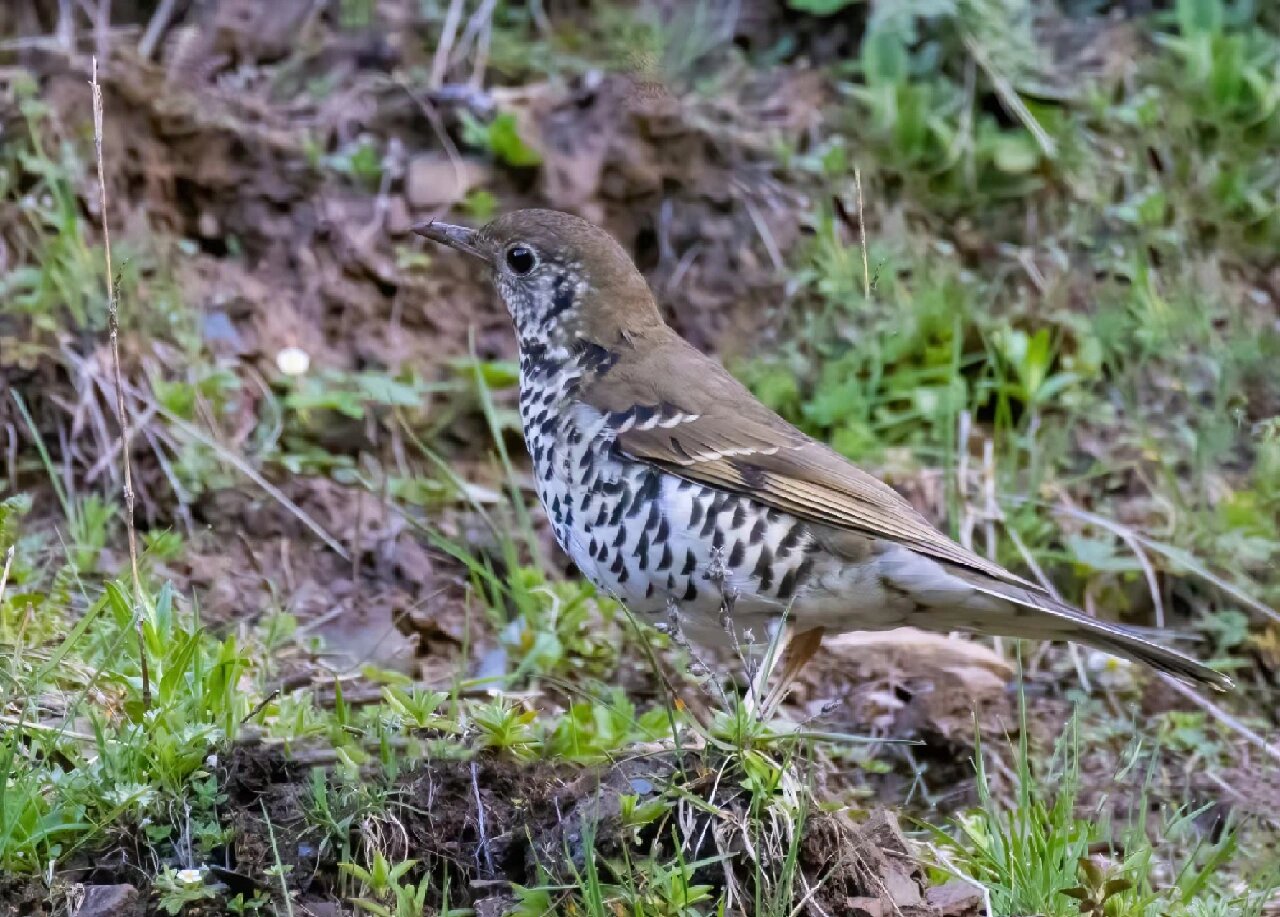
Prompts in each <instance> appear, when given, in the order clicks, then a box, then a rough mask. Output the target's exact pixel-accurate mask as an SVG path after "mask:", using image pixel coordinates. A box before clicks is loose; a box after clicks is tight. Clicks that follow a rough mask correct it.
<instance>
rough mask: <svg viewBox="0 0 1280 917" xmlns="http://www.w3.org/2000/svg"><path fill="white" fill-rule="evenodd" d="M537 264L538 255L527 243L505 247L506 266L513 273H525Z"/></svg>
mask: <svg viewBox="0 0 1280 917" xmlns="http://www.w3.org/2000/svg"><path fill="white" fill-rule="evenodd" d="M537 266H538V256H537V255H535V254H534V253H533V249H531V248H530V247H529V246H527V245H513V246H511V247H510V248H509V249H507V267H509V268H511V271H512V273H514V274H527V273H529V272H530V271H531V270H533V269H534V268H535V267H537Z"/></svg>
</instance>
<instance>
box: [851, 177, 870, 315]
mask: <svg viewBox="0 0 1280 917" xmlns="http://www.w3.org/2000/svg"><path fill="white" fill-rule="evenodd" d="M853 184H854V186H855V187H856V188H857V189H858V241H859V242H860V243H861V244H862V295H863V298H865V299H866V300H867V301H868V302H870V301H871V262H870V261H868V260H867V215H866V212H865V211H864V210H863V206H862V169H860V168H856V167H855V168H854V170H853Z"/></svg>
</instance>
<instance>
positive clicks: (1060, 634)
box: [948, 567, 1235, 691]
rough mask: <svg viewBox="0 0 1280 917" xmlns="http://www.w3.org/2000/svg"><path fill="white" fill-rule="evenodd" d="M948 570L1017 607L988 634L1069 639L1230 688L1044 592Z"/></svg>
mask: <svg viewBox="0 0 1280 917" xmlns="http://www.w3.org/2000/svg"><path fill="white" fill-rule="evenodd" d="M948 572H949V573H951V574H952V575H953V576H955V577H957V578H959V579H962V580H964V581H965V582H966V583H967V584H968V585H969V586H971V587H972V588H973V589H976V590H977V591H979V592H981V593H983V594H985V595H989V596H992V597H994V598H997V599H1003V600H1004V601H1006V602H1010V603H1012V604H1013V605H1015V606H1017V607H1016V608H1013V609H1011V610H1010V614H1009V617H1008V619H1006V620H1001V621H1000V622H999V623H998V625H996V622H992V623H993V625H996V626H995V627H993V631H992V632H993V633H999V634H1002V635H1005V636H1011V637H1025V638H1028V639H1041V640H1043V639H1058V640H1070V641H1072V642H1073V643H1083V644H1085V645H1086V646H1091V647H1093V648H1095V649H1099V650H1102V651H1103V652H1106V653H1110V654H1112V655H1113V656H1121V657H1123V658H1125V659H1131V660H1133V661H1135V662H1141V663H1142V664H1144V665H1147V666H1150V667H1151V668H1153V669H1155V670H1157V671H1160V672H1167V673H1169V674H1170V675H1173V676H1174V677H1175V678H1179V679H1181V680H1183V681H1189V682H1193V683H1195V684H1200V685H1206V686H1208V687H1210V688H1213V689H1214V690H1216V691H1227V690H1230V689H1232V688H1233V687H1235V685H1234V683H1233V682H1232V681H1231V679H1230V678H1228V677H1227V676H1226V675H1223V674H1222V673H1221V672H1217V671H1215V670H1213V669H1211V668H1209V667H1208V666H1206V665H1203V664H1202V663H1199V662H1197V661H1196V660H1194V659H1192V658H1191V657H1190V656H1188V655H1186V654H1185V653H1181V652H1179V651H1178V650H1174V649H1170V648H1169V647H1166V646H1161V645H1160V644H1159V643H1156V642H1155V641H1154V640H1150V639H1148V638H1146V637H1144V636H1142V635H1140V634H1139V633H1137V632H1135V631H1133V630H1130V629H1128V628H1126V627H1121V626H1120V625H1118V624H1109V623H1107V622H1105V621H1099V620H1098V619H1097V618H1091V617H1089V616H1088V615H1086V614H1085V613H1084V612H1082V611H1080V610H1078V609H1076V608H1072V607H1071V606H1070V605H1067V604H1066V603H1065V602H1060V601H1058V600H1057V599H1055V598H1054V597H1053V596H1051V595H1049V594H1048V593H1047V592H1042V591H1040V590H1038V589H1033V588H1027V587H1024V586H1021V585H1017V584H1014V583H1005V582H1001V581H1000V580H997V579H993V578H991V577H989V576H986V575H984V574H982V573H977V572H975V571H970V570H965V569H963V568H954V567H953V568H949V570H948Z"/></svg>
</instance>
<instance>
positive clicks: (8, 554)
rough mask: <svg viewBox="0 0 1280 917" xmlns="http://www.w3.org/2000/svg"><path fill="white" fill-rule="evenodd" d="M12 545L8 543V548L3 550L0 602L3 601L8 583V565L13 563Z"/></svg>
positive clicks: (0, 574) (0, 572) (0, 573)
mask: <svg viewBox="0 0 1280 917" xmlns="http://www.w3.org/2000/svg"><path fill="white" fill-rule="evenodd" d="M14 547H15V546H14V545H9V550H7V551H5V552H4V569H3V570H0V602H3V601H4V590H5V587H6V586H8V585H9V567H10V566H12V564H13V549H14Z"/></svg>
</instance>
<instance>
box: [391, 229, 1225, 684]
mask: <svg viewBox="0 0 1280 917" xmlns="http://www.w3.org/2000/svg"><path fill="white" fill-rule="evenodd" d="M415 231H416V232H418V233H419V234H421V235H423V236H426V237H427V238H429V239H434V240H435V241H437V242H441V243H444V244H445V245H448V246H451V247H453V248H455V249H459V250H460V251H464V252H467V253H468V254H470V255H473V256H475V257H477V258H479V259H480V260H482V261H483V262H484V263H485V264H486V265H488V267H489V270H490V271H491V272H492V277H493V282H494V284H495V285H496V286H497V288H498V292H499V293H500V294H501V296H502V299H503V301H504V302H505V303H506V306H507V309H508V310H509V311H510V313H511V317H512V318H513V319H514V321H515V326H516V332H517V334H518V335H519V338H520V417H521V420H522V421H523V424H524V434H525V440H526V442H527V444H528V448H529V453H530V455H532V457H533V464H534V469H535V472H536V477H537V487H538V496H539V497H540V499H541V500H542V504H543V506H544V507H545V508H546V511H547V514H548V515H549V516H550V517H551V523H552V527H553V528H554V530H555V535H556V538H557V539H558V541H559V542H560V545H561V546H562V547H563V548H564V550H565V551H566V552H567V553H568V554H569V556H571V557H572V558H573V559H574V561H575V562H576V563H577V565H578V567H579V568H580V569H581V570H582V572H583V573H584V574H585V575H586V576H587V577H588V578H589V579H590V580H591V581H592V582H594V583H595V584H596V585H597V586H598V587H599V588H601V589H603V590H605V591H607V592H609V593H611V594H613V595H614V596H616V597H617V598H619V599H620V600H622V601H623V602H625V603H626V604H627V606H628V607H630V608H631V610H632V611H633V612H635V613H637V614H639V615H643V616H647V617H649V618H650V619H651V620H652V619H660V620H665V619H666V618H667V616H668V614H669V613H670V610H671V609H676V610H677V611H678V620H680V621H681V623H682V627H683V629H684V630H685V631H686V632H687V633H688V635H689V636H690V637H692V638H693V639H694V640H697V641H699V642H701V643H705V644H711V645H717V644H720V645H723V644H724V643H725V642H727V641H728V639H729V636H730V634H729V629H728V628H726V627H725V626H724V622H723V621H722V609H723V608H725V607H726V599H728V600H729V605H730V607H731V608H732V622H731V623H732V627H733V628H736V631H737V636H739V637H741V636H742V635H745V634H748V633H750V634H754V635H756V636H757V637H760V636H767V635H768V633H769V632H770V629H771V628H772V627H773V626H775V625H776V623H777V622H778V621H779V620H780V619H782V618H783V617H784V615H785V616H786V617H787V619H788V620H789V621H790V622H791V624H792V625H793V627H794V628H795V630H796V632H797V633H798V634H800V636H799V637H798V638H797V639H796V640H795V641H794V642H793V644H792V655H791V658H790V659H789V660H788V663H789V664H788V669H789V670H790V674H794V670H795V669H798V667H799V666H800V665H803V663H804V662H805V660H806V659H807V658H808V656H809V655H812V653H813V651H814V650H815V649H816V648H817V646H818V643H819V641H820V639H821V635H822V633H823V632H824V631H837V632H838V631H851V630H879V629H884V628H892V627H898V626H902V625H910V626H914V627H920V628H925V629H928V630H935V631H951V630H965V631H970V632H976V633H979V634H990V635H1005V636H1010V637H1023V638H1029V639H1038V640H1072V641H1076V642H1079V643H1084V644H1087V645H1089V646H1093V647H1097V648H1098V649H1101V650H1104V651H1106V652H1108V653H1112V654H1114V655H1117V656H1123V657H1127V658H1129V659H1134V660H1139V661H1141V662H1144V663H1146V664H1147V665H1150V666H1153V667H1154V668H1156V669H1159V670H1162V671H1165V672H1169V673H1171V674H1173V675H1175V676H1177V677H1179V678H1182V679H1187V680H1191V681H1194V682H1201V683H1204V684H1208V685H1212V686H1213V687H1215V688H1226V687H1228V686H1230V684H1231V682H1230V680H1229V679H1228V678H1226V677H1225V676H1223V675H1221V674H1220V673H1218V672H1215V671H1214V670H1212V669H1210V668H1208V667H1206V666H1203V665H1201V664H1200V663H1198V662H1196V661H1195V660H1194V659H1191V658H1189V657H1187V656H1185V655H1183V654H1181V653H1178V652H1176V651H1174V650H1171V649H1167V648H1166V647H1163V646H1160V645H1158V644H1156V643H1153V642H1151V641H1150V640H1147V639H1146V638H1144V637H1142V636H1140V635H1139V634H1136V633H1134V632H1132V631H1129V630H1126V629H1125V628H1122V627H1118V626H1116V625H1113V624H1108V623H1105V622H1102V621H1098V620H1096V619H1094V618H1091V617H1088V616H1086V615H1084V614H1082V613H1081V612H1080V611H1078V610H1076V609H1075V608H1072V607H1071V606H1069V605H1066V604H1064V603H1063V602H1061V601H1059V600H1057V599H1055V598H1054V597H1053V596H1052V595H1050V594H1049V593H1048V592H1047V591H1045V590H1044V589H1042V588H1040V587H1039V586H1037V585H1036V584H1034V583H1031V582H1028V581H1027V580H1024V579H1022V578H1021V577H1018V576H1015V575H1014V574H1012V573H1010V572H1009V571H1007V570H1005V569H1004V568H1002V567H1000V566H998V565H997V564H995V563H992V562H991V561H989V560H985V559H984V558H982V557H979V556H978V555H976V554H974V553H973V552H971V551H968V550H966V549H965V548H963V547H961V546H960V545H958V544H956V543H955V542H953V541H952V540H951V539H949V538H947V537H946V536H945V535H943V534H942V533H941V532H939V531H938V530H937V529H935V528H934V527H933V526H932V525H930V524H929V523H928V522H927V521H926V520H925V518H924V517H923V516H921V515H920V514H919V513H918V512H916V510H915V509H914V508H912V506H911V505H910V504H909V503H907V501H906V500H904V499H903V498H902V497H900V496H899V495H898V494H897V493H896V492H895V491H894V490H892V489H891V488H890V487H888V486H887V485H885V484H884V483H882V482H881V481H879V480H877V479H876V478H874V477H872V476H871V475H869V474H867V473H866V472H864V471H861V470H860V469H858V468H857V467H855V466H854V465H852V464H851V463H850V462H848V461H847V460H846V459H844V458H843V457H841V456H840V455H838V454H837V453H836V452H834V451H833V450H831V449H829V448H828V447H827V446H825V445H823V444H822V443H819V442H817V441H815V440H813V439H811V438H810V437H808V436H806V435H805V434H803V433H801V432H800V431H799V430H797V429H796V428H795V427H793V426H791V425H790V424H788V423H787V422H786V421H785V420H783V419H782V418H781V417H779V416H778V415H777V414H775V413H773V412H772V411H770V410H769V409H768V408H766V407H765V406H764V405H762V404H761V403H760V402H759V401H757V400H756V399H755V397H754V396H752V394H751V393H750V392H749V391H747V390H746V389H745V388H744V387H743V386H742V385H740V384H739V383H738V382H737V381H736V380H735V379H734V378H733V377H732V376H730V375H729V374H728V373H727V372H726V371H725V370H724V369H723V368H722V367H721V366H720V365H719V364H718V363H716V362H715V361H713V360H711V359H709V358H708V357H706V356H704V355H703V354H701V353H699V352H698V351H697V350H695V349H694V348H693V347H692V346H690V345H689V344H687V343H686V342H685V341H684V340H682V339H681V338H680V337H679V336H678V335H677V334H676V333H675V332H674V331H672V329H671V328H669V327H668V326H667V325H666V323H665V322H664V321H663V320H662V316H661V314H660V313H659V311H658V307H657V304H656V303H655V301H654V298H653V295H652V294H651V293H650V291H649V287H648V285H647V284H646V283H645V280H644V278H643V277H642V276H641V275H640V272H639V271H638V270H637V269H636V267H635V265H634V264H633V263H632V261H631V258H630V257H628V255H627V253H626V251H624V250H623V248H622V247H621V246H620V245H618V243H617V242H615V241H614V240H613V239H612V238H611V237H610V236H609V235H608V234H607V233H605V232H603V231H602V230H600V229H598V228H597V227H595V226H593V225H591V224H590V223H588V222H586V221H585V220H582V219H579V218H578V217H574V216H570V215H568V214H564V213H557V212H555V211H549V210H520V211H516V212H514V213H510V214H507V215H506V216H502V217H500V218H498V219H496V220H494V221H493V222H492V223H490V224H488V225H487V226H485V227H484V228H482V229H479V230H473V229H467V228H465V227H462V226H450V225H447V224H444V223H436V222H429V223H424V224H421V225H419V226H417V227H415ZM788 674H789V673H788V672H784V679H785V678H786V676H787V675H788Z"/></svg>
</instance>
